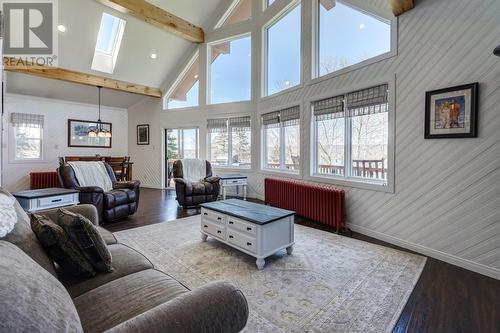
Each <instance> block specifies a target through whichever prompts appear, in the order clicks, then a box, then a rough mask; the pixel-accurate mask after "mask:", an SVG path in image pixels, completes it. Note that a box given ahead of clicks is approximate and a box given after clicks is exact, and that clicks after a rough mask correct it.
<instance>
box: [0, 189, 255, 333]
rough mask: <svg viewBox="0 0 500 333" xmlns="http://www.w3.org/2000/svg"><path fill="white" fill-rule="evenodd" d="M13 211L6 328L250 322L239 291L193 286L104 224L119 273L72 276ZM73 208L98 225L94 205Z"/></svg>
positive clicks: (226, 328)
mask: <svg viewBox="0 0 500 333" xmlns="http://www.w3.org/2000/svg"><path fill="white" fill-rule="evenodd" d="M2 192H3V193H6V192H5V191H2ZM16 210H17V215H18V222H17V224H16V226H15V228H14V230H13V231H12V232H11V233H9V234H8V235H7V236H6V237H5V238H3V239H1V240H0V318H2V320H1V321H0V331H1V332H104V331H109V332H148V333H156V332H158V333H160V332H170V333H172V332H173V333H175V332H239V331H241V330H242V329H243V328H244V327H245V325H246V321H247V319H248V305H247V302H246V299H245V296H244V295H243V294H242V293H241V291H240V290H238V289H237V288H235V287H234V286H232V285H230V284H227V283H222V282H215V283H210V284H207V285H205V286H203V287H201V288H199V289H196V290H192V291H191V290H189V289H188V288H187V287H186V286H184V285H182V284H181V283H180V282H178V281H176V280H175V279H174V278H172V277H171V276H169V275H168V274H166V273H164V272H161V271H159V270H156V269H155V268H154V267H153V265H152V264H151V262H150V261H149V260H148V259H147V258H146V257H144V256H143V255H142V254H141V253H139V252H137V251H135V250H133V249H131V248H129V247H127V246H125V245H123V244H120V243H118V242H117V240H116V239H115V237H114V236H113V234H112V233H110V232H108V231H107V230H105V229H103V228H101V227H98V228H99V231H100V232H101V234H102V236H103V238H104V239H105V241H106V243H107V244H108V247H109V250H110V252H111V254H112V256H113V268H114V271H113V272H112V273H98V274H97V275H96V276H95V277H93V278H90V279H84V278H81V279H80V278H75V277H72V276H69V275H68V274H66V273H65V272H63V271H62V270H61V269H60V268H58V267H57V265H55V264H54V263H53V262H52V261H51V259H50V258H49V257H48V256H47V254H46V253H45V251H44V249H43V248H42V246H41V244H40V243H39V242H38V239H37V238H36V236H35V234H34V233H33V232H32V231H31V227H30V221H29V217H28V215H27V214H26V213H25V212H24V211H23V210H22V208H21V207H20V206H19V205H18V204H17V203H16ZM68 210H71V211H73V212H77V213H80V214H82V215H84V216H86V217H87V218H89V219H90V220H91V221H92V222H94V223H96V224H97V221H98V217H97V211H96V209H95V207H93V206H91V205H80V206H76V207H71V208H68ZM55 212H56V211H55V210H53V211H47V212H45V214H46V215H49V216H55V215H54V214H55Z"/></svg>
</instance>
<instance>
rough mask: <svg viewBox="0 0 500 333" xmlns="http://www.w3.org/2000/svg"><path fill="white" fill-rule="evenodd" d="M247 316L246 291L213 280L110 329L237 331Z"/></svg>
mask: <svg viewBox="0 0 500 333" xmlns="http://www.w3.org/2000/svg"><path fill="white" fill-rule="evenodd" d="M247 319H248V304H247V301H246V298H245V296H244V295H243V293H242V292H241V291H240V290H239V289H236V288H235V287H234V286H232V285H230V284H228V283H225V282H214V283H210V284H207V285H205V286H203V287H201V288H198V289H196V290H193V291H190V292H187V293H185V294H183V295H181V296H179V297H177V298H174V299H172V300H170V301H169V302H167V303H164V304H161V305H159V306H157V307H155V308H153V309H150V310H149V311H146V312H144V313H142V314H140V315H138V316H136V317H134V318H131V319H129V320H127V321H125V322H123V323H121V324H119V325H118V326H116V327H113V328H112V329H110V330H109V331H107V332H113V333H122V332H127V333H128V332H137V333H139V332H148V333H164V332H169V333H180V332H206V333H209V332H210V333H211V332H213V333H235V332H240V331H241V330H242V329H243V328H244V327H245V325H246V323H247Z"/></svg>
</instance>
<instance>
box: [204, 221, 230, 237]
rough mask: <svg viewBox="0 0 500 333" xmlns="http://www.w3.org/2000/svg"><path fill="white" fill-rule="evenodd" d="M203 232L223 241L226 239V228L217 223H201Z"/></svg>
mask: <svg viewBox="0 0 500 333" xmlns="http://www.w3.org/2000/svg"><path fill="white" fill-rule="evenodd" d="M201 230H203V231H204V232H206V233H208V234H210V235H212V236H214V237H217V238H220V239H222V240H225V239H226V227H224V226H221V225H219V224H217V223H213V222H209V221H201Z"/></svg>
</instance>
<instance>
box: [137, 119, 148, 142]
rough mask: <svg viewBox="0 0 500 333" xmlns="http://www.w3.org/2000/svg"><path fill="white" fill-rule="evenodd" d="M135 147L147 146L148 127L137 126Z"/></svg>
mask: <svg viewBox="0 0 500 333" xmlns="http://www.w3.org/2000/svg"><path fill="white" fill-rule="evenodd" d="M137 145H139V146H147V145H149V125H148V124H143V125H137Z"/></svg>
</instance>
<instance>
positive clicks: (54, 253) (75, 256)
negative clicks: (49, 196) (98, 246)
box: [31, 214, 95, 277]
mask: <svg viewBox="0 0 500 333" xmlns="http://www.w3.org/2000/svg"><path fill="white" fill-rule="evenodd" d="M31 229H32V230H33V232H34V233H35V234H36V236H37V237H38V240H39V241H40V243H42V245H43V247H44V248H45V250H46V251H47V253H48V254H49V255H50V257H51V258H52V259H53V260H54V261H55V262H56V263H58V264H59V265H60V266H61V267H62V268H63V269H64V270H65V271H67V272H68V273H70V274H72V275H75V276H83V277H92V276H94V275H95V271H94V268H93V267H92V265H91V264H90V262H89V261H88V260H87V259H86V258H85V256H84V255H83V253H82V251H81V250H80V249H79V248H78V246H77V245H76V244H74V243H73V242H72V241H71V240H70V238H69V236H68V235H67V234H66V232H64V230H63V229H62V228H61V227H60V226H59V225H57V224H56V223H55V222H53V221H52V220H50V219H49V218H48V217H46V216H44V215H38V214H32V215H31Z"/></svg>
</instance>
